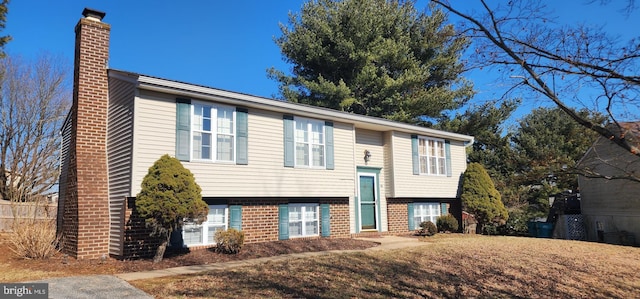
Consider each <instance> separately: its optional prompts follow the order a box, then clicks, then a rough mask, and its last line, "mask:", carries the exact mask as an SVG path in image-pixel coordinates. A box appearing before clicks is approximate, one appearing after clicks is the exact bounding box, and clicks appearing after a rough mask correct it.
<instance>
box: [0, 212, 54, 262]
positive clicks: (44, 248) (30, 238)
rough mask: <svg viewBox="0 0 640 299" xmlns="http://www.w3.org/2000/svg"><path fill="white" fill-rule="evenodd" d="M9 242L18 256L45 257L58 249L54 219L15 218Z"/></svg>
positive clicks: (28, 257)
mask: <svg viewBox="0 0 640 299" xmlns="http://www.w3.org/2000/svg"><path fill="white" fill-rule="evenodd" d="M9 242H10V243H11V246H10V249H11V251H13V253H15V254H16V256H17V257H19V258H25V259H47V258H49V257H51V256H53V255H54V254H55V253H56V252H57V251H58V250H57V249H56V248H57V246H58V238H57V237H56V224H55V220H34V219H28V220H16V221H15V222H14V224H13V233H12V234H11V235H10V237H9Z"/></svg>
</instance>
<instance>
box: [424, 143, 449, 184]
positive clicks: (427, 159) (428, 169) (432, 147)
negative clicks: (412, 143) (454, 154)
mask: <svg viewBox="0 0 640 299" xmlns="http://www.w3.org/2000/svg"><path fill="white" fill-rule="evenodd" d="M418 155H419V159H420V174H435V175H446V174H447V168H446V154H445V145H444V140H439V139H431V138H422V137H420V138H418Z"/></svg>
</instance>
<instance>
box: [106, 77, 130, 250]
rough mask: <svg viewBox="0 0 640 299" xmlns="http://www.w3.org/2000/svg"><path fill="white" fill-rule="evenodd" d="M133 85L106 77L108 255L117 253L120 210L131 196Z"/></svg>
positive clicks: (121, 219)
mask: <svg viewBox="0 0 640 299" xmlns="http://www.w3.org/2000/svg"><path fill="white" fill-rule="evenodd" d="M134 97H135V85H134V84H133V83H130V82H126V81H123V80H119V79H116V78H113V77H110V78H109V112H108V130H107V132H108V133H107V160H108V167H109V217H110V228H109V229H110V234H109V254H113V255H121V254H122V247H123V240H124V236H123V228H124V209H125V208H126V198H127V197H128V196H131V194H130V192H131V151H132V149H133V138H132V137H133V119H132V116H133V111H132V110H133V99H134Z"/></svg>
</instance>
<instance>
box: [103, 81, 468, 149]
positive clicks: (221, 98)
mask: <svg viewBox="0 0 640 299" xmlns="http://www.w3.org/2000/svg"><path fill="white" fill-rule="evenodd" d="M109 76H110V77H114V78H117V79H121V80H125V81H129V82H132V83H135V84H136V85H137V87H138V88H140V89H145V90H151V91H158V92H163V93H168V94H173V95H176V96H183V97H188V98H198V99H203V100H211V101H216V102H220V103H224V104H229V105H235V106H242V107H246V108H255V109H262V110H268V111H274V112H281V113H285V114H295V115H299V116H303V117H310V118H323V119H325V120H331V121H336V122H344V123H351V124H354V126H355V127H356V128H362V129H369V130H376V131H383V132H384V131H399V132H405V133H411V134H420V135H427V136H431V137H438V138H443V139H449V140H456V141H462V142H464V143H465V144H466V145H471V144H473V141H474V138H473V136H468V135H463V134H457V133H450V132H446V131H441V130H436V129H430V128H425V127H420V126H415V125H410V124H406V123H401V122H396V121H391V120H387V119H383V118H378V117H371V116H364V115H358V114H353V113H348V112H343V111H338V110H334V109H329V108H324V107H317V106H310V105H305V104H299V103H291V102H285V101H279V100H274V99H269V98H264V97H258V96H253V95H249V94H243V93H238V92H232V91H226V90H222V89H217V88H212V87H207V86H202V85H196V84H190V83H185V82H180V81H175V80H168V79H163V78H158V77H152V76H147V75H142V74H137V73H132V72H126V71H120V70H114V69H109Z"/></svg>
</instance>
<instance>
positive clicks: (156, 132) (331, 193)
mask: <svg viewBox="0 0 640 299" xmlns="http://www.w3.org/2000/svg"><path fill="white" fill-rule="evenodd" d="M194 100H197V99H194ZM294 116H295V115H294ZM282 117H283V114H282V113H276V112H269V111H265V110H257V109H249V113H248V159H249V163H248V165H236V164H234V163H214V162H209V163H207V162H183V165H184V166H185V167H186V168H187V169H189V170H190V171H191V172H192V173H193V174H194V176H195V179H196V182H197V183H198V184H199V185H200V187H201V188H202V196H205V197H207V196H212V197H214V196H215V197H242V196H246V197H352V196H353V186H354V176H353V169H354V168H355V166H354V157H353V155H354V154H353V144H354V140H353V133H352V126H351V125H350V124H342V123H334V157H335V159H334V162H335V169H334V170H325V169H305V168H288V167H284V152H283V151H284V144H283V119H282ZM175 118H176V103H175V97H174V96H171V95H166V94H161V93H156V92H149V91H141V92H140V95H139V96H138V97H137V98H136V109H135V125H134V128H135V130H134V139H135V140H136V142H135V148H134V167H133V184H132V193H133V194H134V195H135V194H136V193H137V192H139V190H140V183H141V182H142V178H143V177H144V175H145V174H146V173H147V170H148V168H149V167H150V166H151V165H152V164H153V163H154V162H155V161H156V160H157V159H158V158H159V157H160V156H162V155H163V154H169V155H172V156H174V155H175V130H176V120H175ZM320 120H323V119H320Z"/></svg>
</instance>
